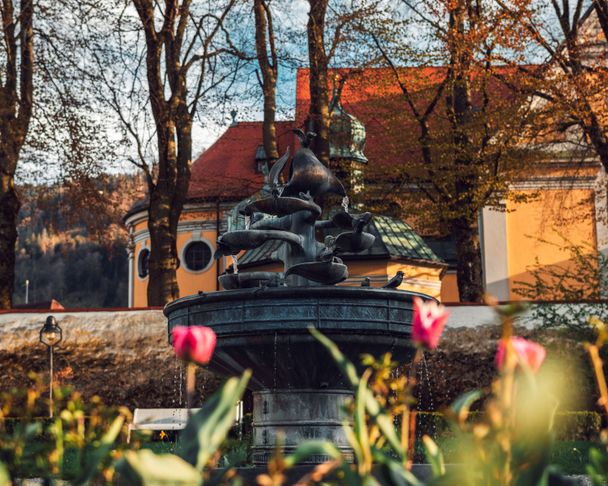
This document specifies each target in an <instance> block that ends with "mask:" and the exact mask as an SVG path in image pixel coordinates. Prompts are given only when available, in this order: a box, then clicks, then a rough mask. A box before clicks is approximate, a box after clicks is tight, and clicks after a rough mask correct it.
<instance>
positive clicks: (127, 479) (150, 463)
mask: <svg viewBox="0 0 608 486" xmlns="http://www.w3.org/2000/svg"><path fill="white" fill-rule="evenodd" d="M116 470H117V471H118V472H119V473H120V481H119V484H125V485H129V486H200V485H201V484H202V483H203V478H202V476H201V473H200V472H199V471H197V470H196V469H195V468H194V467H192V465H190V464H188V463H187V462H186V461H184V460H183V459H181V458H180V457H178V456H175V455H173V454H158V455H157V454H154V452H152V451H151V450H149V449H141V450H139V451H137V452H135V451H127V452H125V455H124V456H123V458H122V459H121V460H120V461H119V462H118V464H117V465H116Z"/></svg>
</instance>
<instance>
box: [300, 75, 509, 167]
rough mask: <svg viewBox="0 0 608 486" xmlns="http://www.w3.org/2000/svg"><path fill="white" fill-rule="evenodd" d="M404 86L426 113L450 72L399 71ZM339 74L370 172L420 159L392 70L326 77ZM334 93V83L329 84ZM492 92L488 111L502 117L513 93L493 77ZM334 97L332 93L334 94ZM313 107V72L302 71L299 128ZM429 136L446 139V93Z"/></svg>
mask: <svg viewBox="0 0 608 486" xmlns="http://www.w3.org/2000/svg"><path fill="white" fill-rule="evenodd" d="M398 73H399V77H400V79H401V81H402V82H403V83H404V84H405V85H406V86H407V88H408V90H409V92H410V94H411V96H412V98H413V99H414V105H415V106H416V108H417V111H418V112H421V113H424V110H425V109H426V107H427V106H428V105H429V102H430V101H431V99H432V98H433V96H434V95H435V93H436V92H437V88H438V86H439V84H440V83H441V82H442V81H443V80H444V79H445V75H446V73H447V68H446V67H408V68H398ZM336 74H339V75H340V76H342V77H345V78H346V82H345V84H344V88H343V90H342V93H341V96H340V101H341V103H342V106H343V108H344V110H345V111H346V112H347V113H349V114H351V115H353V116H355V117H357V118H358V119H359V120H360V121H361V122H362V123H363V125H364V126H365V129H366V135H367V139H366V145H365V150H364V153H365V156H366V157H367V159H368V160H369V170H372V171H374V170H378V172H379V173H380V172H383V171H384V170H385V169H388V168H389V167H390V168H392V167H398V166H399V165H402V164H412V163H415V162H416V161H418V160H420V158H421V156H420V145H419V140H418V137H419V134H420V129H419V126H418V122H417V121H416V118H415V117H414V114H413V111H412V109H411V108H410V107H409V106H408V104H407V103H406V100H405V97H404V95H403V93H402V91H401V88H400V86H399V84H398V82H397V80H396V78H395V75H394V73H393V71H392V70H391V69H390V68H365V69H357V68H349V69H334V70H330V73H329V76H328V78H329V79H330V80H331V79H332V78H333V76H335V75H336ZM501 74H503V75H504V76H505V77H509V78H512V77H513V76H512V75H513V74H515V70H514V69H513V68H508V67H504V68H501ZM480 80H481V76H475V77H474V78H473V80H472V82H471V86H472V91H473V96H472V97H473V100H472V101H473V104H474V105H479V104H480V101H481V91H480V89H479V88H480ZM329 84H330V86H329V89H330V93H331V90H332V85H333V82H332V81H330V82H329ZM487 90H488V92H489V93H490V100H491V101H490V106H489V109H490V110H492V111H493V112H500V110H501V107H502V108H504V105H505V103H507V104H511V103H512V101H511V100H512V95H511V93H510V91H509V89H508V88H507V87H506V86H505V85H504V84H503V83H502V82H501V81H499V80H497V79H496V78H494V77H492V78H491V79H489V80H488V84H487ZM330 97H331V94H330ZM309 104H310V90H309V70H308V69H300V70H298V74H297V81H296V124H302V123H304V121H305V120H306V117H307V115H308V107H309ZM429 125H430V128H431V131H432V132H433V133H431V137H434V138H435V139H439V140H440V139H441V138H442V136H441V131H442V130H446V132H445V136H446V137H447V136H448V133H447V129H448V119H447V114H446V103H445V92H444V93H443V97H442V98H441V99H440V100H439V102H438V104H437V106H436V107H435V109H434V111H433V113H432V115H431V116H430V117H429Z"/></svg>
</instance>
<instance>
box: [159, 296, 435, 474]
mask: <svg viewBox="0 0 608 486" xmlns="http://www.w3.org/2000/svg"><path fill="white" fill-rule="evenodd" d="M415 295H419V296H420V297H422V298H424V299H428V298H429V297H428V296H425V295H421V294H416V293H412V292H404V291H400V290H389V289H376V288H361V287H346V286H343V287H333V286H332V287H329V286H318V287H269V288H266V287H261V288H256V289H253V288H249V289H238V290H226V291H222V292H213V293H209V294H201V295H195V296H190V297H184V298H182V299H178V300H176V301H174V302H172V303H170V304H168V305H167V306H166V307H165V310H164V312H165V315H166V316H167V318H168V321H169V338H170V336H171V330H172V329H173V327H175V326H197V325H200V326H208V327H211V328H212V329H213V330H214V331H215V333H216V335H217V345H216V350H215V353H214V356H213V359H212V360H211V363H210V364H209V367H210V369H211V370H212V371H214V372H217V373H220V374H223V375H228V376H232V375H240V374H241V373H242V372H243V371H244V370H245V369H247V368H250V369H251V370H252V371H253V376H252V378H251V380H250V383H249V387H250V389H251V390H253V392H254V412H253V416H254V447H253V451H254V461H255V462H256V463H264V462H265V461H266V460H267V458H268V454H269V453H270V451H271V449H272V447H273V446H274V443H275V439H276V435H277V432H279V431H281V430H282V431H283V432H284V433H285V446H284V449H285V452H286V453H289V452H290V451H291V450H293V449H295V447H296V446H297V445H298V444H299V443H301V441H302V440H303V439H305V438H307V437H309V438H313V437H316V438H326V439H329V440H331V441H332V442H334V443H335V444H336V446H338V447H340V448H341V449H343V450H344V451H345V452H348V449H349V448H348V443H347V441H346V438H345V436H344V434H343V431H342V426H341V422H342V420H343V419H344V417H343V415H341V413H342V412H341V410H342V406H341V405H342V404H343V402H344V400H345V397H348V396H349V395H350V391H351V387H350V385H349V384H348V383H347V382H346V380H345V378H344V377H343V375H342V373H341V371H340V370H339V369H338V367H337V365H336V364H335V363H334V361H333V358H332V357H331V356H330V354H329V353H328V351H327V350H326V349H325V348H324V347H323V346H322V345H321V344H320V343H319V342H318V341H317V340H316V339H315V338H314V337H313V336H312V335H311V334H310V332H309V330H308V328H309V327H311V326H312V327H315V328H317V329H319V330H320V331H321V332H323V333H324V334H325V335H327V336H328V337H329V338H330V339H332V340H333V341H334V342H335V343H336V344H337V345H338V346H339V348H340V349H341V351H342V352H343V353H344V354H345V355H346V356H347V357H348V358H349V359H350V360H351V361H353V363H355V364H356V365H359V362H360V356H361V354H363V353H369V354H372V355H374V356H376V357H377V356H380V355H381V354H384V353H386V352H391V353H392V354H393V356H394V358H395V359H397V360H399V361H401V362H406V361H408V360H409V359H410V358H411V357H412V355H413V353H414V347H413V345H412V343H411V341H410V334H411V322H412V313H413V302H412V298H413V297H414V296H415ZM322 460H323V458H313V461H315V462H322Z"/></svg>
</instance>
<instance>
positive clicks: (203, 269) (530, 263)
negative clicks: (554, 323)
mask: <svg viewBox="0 0 608 486" xmlns="http://www.w3.org/2000/svg"><path fill="white" fill-rule="evenodd" d="M604 48H605V46H604ZM604 52H605V50H604ZM441 69H443V68H408V69H407V75H408V76H412V77H415V78H416V79H432V77H433V76H435V75H436V74H437V73H439V74H440V72H441ZM345 71H348V70H341V72H345ZM348 78H349V81H348V83H347V84H346V85H345V86H344V89H343V91H342V94H341V99H340V100H338V99H334V100H333V102H334V103H336V106H334V110H333V111H332V117H333V118H332V125H331V129H332V137H331V141H332V146H331V150H330V155H331V168H332V170H333V171H334V172H335V173H336V174H337V175H338V176H339V177H340V178H341V179H342V180H343V181H344V182H345V185H346V186H347V187H348V188H349V189H348V191H349V192H351V191H355V192H356V191H357V190H358V189H359V188H360V186H361V184H365V177H364V176H363V174H364V173H365V171H366V169H367V168H368V167H369V166H373V165H374V164H382V163H401V164H403V163H407V160H403V159H399V160H397V159H396V157H395V156H393V155H390V151H387V147H388V146H390V144H391V140H390V137H395V136H399V135H400V134H399V130H397V132H396V131H395V130H391V129H390V127H387V123H390V120H394V118H391V117H390V116H388V115H387V113H388V112H390V110H393V111H394V110H396V109H400V110H402V106H399V108H396V107H395V105H394V102H393V104H392V105H391V104H390V103H389V104H388V105H387V104H386V103H385V102H384V100H386V99H390V97H391V96H392V95H393V94H394V93H395V92H396V91H397V90H398V89H399V87H398V86H396V85H395V84H394V82H393V85H390V82H389V81H388V80H390V79H392V75H391V73H390V72H389V71H388V70H386V69H381V68H378V69H365V70H353V71H352V72H349V73H348ZM382 83H384V84H385V88H386V86H388V88H386V89H385V90H384V91H382V92H381V93H380V91H379V88H378V86H379V84H382ZM391 90H392V91H391ZM295 91H296V111H295V117H294V120H293V121H284V122H278V123H277V134H278V146H279V151H280V153H281V154H282V153H284V152H285V150H287V148H288V147H290V148H291V151H292V153H293V152H294V151H295V150H296V149H297V147H298V146H299V145H298V143H297V141H296V139H295V138H294V135H293V133H292V129H293V128H295V127H301V126H303V125H304V123H305V120H306V117H307V113H308V106H309V101H310V100H309V93H308V70H306V69H301V70H299V71H298V75H297V80H296V86H295ZM340 102H341V103H340ZM402 111H403V113H404V114H400V115H399V116H402V117H403V116H405V117H407V116H410V117H411V115H408V113H407V111H406V110H402ZM399 123H400V125H399V126H400V127H401V128H400V130H403V127H407V123H408V122H407V120H403V119H401V120H399ZM395 133H396V134H395ZM391 134H392V135H391ZM559 136H560V137H561V139H560V140H559V143H558V144H552V148H551V150H548V151H547V152H546V157H545V160H544V161H542V162H541V163H539V164H537V165H536V166H535V167H531V168H530V169H529V170H528V171H527V172H526V173H525V174H522V175H521V177H520V178H519V179H518V180H517V181H516V182H514V183H513V184H512V186H511V191H512V193H513V194H515V193H518V194H525V195H534V196H535V197H534V198H532V200H531V201H528V202H525V203H521V202H520V203H518V202H514V200H513V198H505V202H504V204H503V207H502V208H498V209H496V208H494V209H492V208H485V209H484V210H483V211H482V212H481V214H480V215H479V230H480V238H481V246H482V261H483V279H484V285H485V289H486V291H487V292H488V293H489V294H492V295H493V296H495V297H496V298H497V299H498V300H501V301H506V300H514V299H519V298H522V294H521V289H522V288H524V287H525V284H526V282H527V283H528V284H531V285H534V284H535V283H537V281H538V275H539V273H538V272H536V271H535V269H540V272H541V274H543V275H546V276H547V281H548V282H550V281H551V279H553V280H555V279H556V278H559V275H564V272H566V273H568V272H569V273H570V274H572V275H574V276H576V275H579V276H582V278H583V279H585V278H587V276H585V274H583V273H580V271H579V269H580V267H581V265H583V266H584V265H587V272H588V273H589V275H592V274H593V268H595V267H594V261H596V260H595V259H597V256H598V255H599V254H600V253H602V254H605V253H606V250H607V249H608V221H607V215H606V207H607V196H606V180H605V179H606V178H605V174H604V172H603V169H602V168H601V164H600V163H599V162H598V160H596V158H594V157H592V156H590V152H589V151H588V150H585V149H584V148H581V147H580V143H579V141H580V134H578V133H576V132H575V129H571V130H569V131H567V132H565V133H562V134H560V135H559ZM366 141H367V143H366ZM404 152H405V153H407V151H404ZM387 153H388V155H387ZM266 171H267V164H266V156H265V153H264V149H263V145H262V123H261V122H233V124H232V125H231V126H230V127H228V129H227V130H226V132H225V133H224V134H223V135H222V136H221V137H220V138H219V139H218V140H217V141H216V142H215V143H214V144H213V145H212V146H211V147H210V148H209V149H208V150H207V151H205V152H204V153H203V154H202V155H201V156H200V157H199V158H198V159H197V160H196V161H195V162H194V164H193V167H192V180H191V185H190V189H189V192H188V203H187V204H186V206H185V208H184V212H183V214H182V218H181V221H180V223H179V227H178V239H177V245H178V252H179V257H180V262H181V265H180V268H179V269H178V270H177V279H178V284H179V288H180V295H182V296H185V295H189V294H194V293H196V292H198V291H205V292H207V291H214V290H219V285H218V282H217V277H218V275H220V274H221V273H222V272H224V270H225V266H226V264H227V263H226V262H225V261H223V260H222V259H219V260H214V259H213V252H214V250H215V245H216V240H217V236H218V234H221V233H223V232H224V231H226V229H227V228H228V227H229V226H231V227H236V226H238V225H239V224H242V222H241V221H239V217H238V207H239V205H242V204H244V203H246V202H247V201H249V200H250V198H251V197H257V196H256V194H257V193H258V192H259V191H260V189H261V188H262V186H263V183H264V174H265V172H266ZM146 218H147V212H146V205H145V202H142V203H138V204H136V205H135V206H134V207H133V208H132V209H131V210H130V211H129V213H128V215H127V216H126V218H125V221H126V225H127V227H128V229H129V234H130V236H131V251H130V259H129V262H130V266H129V269H130V273H129V274H130V278H129V306H131V307H143V306H146V305H147V302H146V286H147V279H148V277H147V268H146V260H147V255H149V248H150V241H149V234H148V230H147V219H146ZM411 223H413V222H411ZM366 231H370V232H372V233H373V234H375V235H376V239H377V242H376V243H375V245H374V247H373V248H372V249H370V250H369V251H368V252H367V253H365V254H363V255H346V256H345V258H344V260H345V262H346V263H348V265H349V273H350V277H349V279H348V280H347V281H346V282H345V284H346V285H360V284H361V282H362V281H363V280H364V279H365V278H366V277H367V278H369V279H370V283H371V285H375V286H380V285H383V284H384V283H385V282H386V281H387V280H388V279H390V278H391V277H392V276H393V275H395V274H396V273H397V271H399V270H401V271H403V272H404V274H405V278H404V280H403V283H402V286H401V288H403V289H409V290H415V291H420V292H424V293H427V294H429V295H433V296H436V297H440V298H441V299H442V300H444V301H448V302H449V301H452V302H454V301H458V290H457V286H456V276H455V270H454V263H455V249H454V243H453V241H451V239H450V238H449V237H446V238H429V237H425V238H424V239H423V238H421V237H420V236H419V235H418V234H416V232H414V230H413V229H412V228H411V227H410V226H409V225H408V224H407V223H406V222H404V221H400V220H398V219H395V218H388V217H385V216H381V215H375V217H374V219H373V222H372V224H371V225H370V227H369V228H368V229H367V230H366ZM275 251H276V248H275V247H274V246H273V245H272V244H265V245H264V246H263V247H261V248H259V249H256V250H252V251H249V252H247V253H245V254H243V255H241V256H240V257H239V268H240V269H242V270H243V271H247V270H251V269H254V268H255V269H256V270H268V269H272V270H274V271H280V270H281V268H280V264H279V262H278V260H277V259H276V257H274V252H275ZM577 254H578V255H579V257H576V255H577ZM581 255H582V256H581ZM583 260H585V261H584V262H583ZM589 262H590V263H589ZM228 264H230V262H228ZM589 265H590V266H591V267H593V268H591V271H589V268H590V267H589ZM581 271H582V270H581ZM543 272H544V273H543ZM551 275H553V276H551ZM598 281H599V279H598ZM563 283H564V284H565V285H566V286H567V285H570V282H568V280H567V279H566V280H565V281H564V282H563ZM575 284H576V283H575V282H573V283H572V285H575ZM579 284H580V282H579ZM577 285H578V284H577ZM591 287H593V285H591ZM600 287H601V286H600ZM593 288H594V289H595V290H592V291H587V290H583V291H582V293H581V295H580V297H581V298H584V297H599V296H600V295H601V296H604V289H603V288H600V289H599V291H597V286H595V287H593ZM518 289H520V291H519V292H518ZM598 292H599V295H598ZM528 297H538V298H546V299H551V298H563V292H562V293H560V292H553V291H551V289H548V290H547V289H544V290H542V289H541V290H539V291H538V292H537V294H536V295H532V294H528Z"/></svg>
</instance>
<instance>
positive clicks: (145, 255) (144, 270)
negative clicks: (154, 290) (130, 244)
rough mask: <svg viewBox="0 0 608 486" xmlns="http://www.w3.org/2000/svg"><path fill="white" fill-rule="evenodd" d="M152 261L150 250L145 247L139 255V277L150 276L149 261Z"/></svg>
mask: <svg viewBox="0 0 608 486" xmlns="http://www.w3.org/2000/svg"><path fill="white" fill-rule="evenodd" d="M149 261H150V250H148V249H147V248H144V249H143V250H141V251H140V252H139V256H138V257H137V275H139V278H146V277H147V276H148V263H149Z"/></svg>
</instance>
